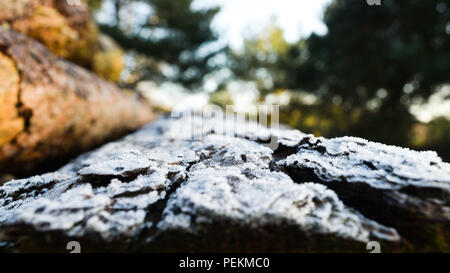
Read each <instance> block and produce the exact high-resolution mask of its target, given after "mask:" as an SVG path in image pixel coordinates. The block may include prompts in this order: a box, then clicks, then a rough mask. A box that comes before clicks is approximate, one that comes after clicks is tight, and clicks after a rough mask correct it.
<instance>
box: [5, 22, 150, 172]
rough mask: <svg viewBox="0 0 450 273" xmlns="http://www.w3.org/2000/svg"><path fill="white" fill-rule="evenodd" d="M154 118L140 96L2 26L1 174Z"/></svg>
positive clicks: (85, 146)
mask: <svg viewBox="0 0 450 273" xmlns="http://www.w3.org/2000/svg"><path fill="white" fill-rule="evenodd" d="M151 118H152V114H151V109H150V107H149V105H148V104H147V103H145V102H144V101H143V100H142V99H140V98H138V95H136V94H131V93H126V92H124V91H122V90H120V89H119V88H118V87H117V86H115V85H114V84H112V83H109V82H106V81H104V80H102V79H100V78H98V77H97V76H95V75H94V74H92V73H90V72H88V71H86V70H85V69H83V68H81V67H79V66H77V65H74V64H72V63H70V62H68V61H65V60H63V59H61V58H59V57H57V56H55V55H53V54H52V53H51V52H50V51H49V50H48V49H47V48H46V47H44V46H43V45H41V44H40V43H38V42H36V41H34V40H32V39H30V38H28V37H26V36H24V35H22V34H20V33H17V32H15V31H12V30H7V29H4V28H0V173H2V172H6V171H8V172H16V173H21V174H24V173H27V172H30V171H33V170H34V169H35V168H36V167H37V166H39V165H40V164H41V163H44V164H48V162H51V160H52V159H57V158H61V157H65V156H70V155H73V154H75V153H79V152H81V151H83V150H87V149H89V148H92V147H93V146H95V145H98V144H100V143H102V142H104V141H105V140H107V139H111V138H112V137H117V136H120V135H123V134H124V133H126V132H129V131H131V130H134V129H136V128H138V127H140V126H141V125H143V124H144V123H146V122H148V121H150V120H151Z"/></svg>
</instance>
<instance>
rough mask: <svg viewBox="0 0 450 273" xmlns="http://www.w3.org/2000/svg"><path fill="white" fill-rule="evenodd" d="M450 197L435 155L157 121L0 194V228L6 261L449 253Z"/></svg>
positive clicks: (201, 121) (206, 122)
mask: <svg viewBox="0 0 450 273" xmlns="http://www.w3.org/2000/svg"><path fill="white" fill-rule="evenodd" d="M223 128H226V130H223ZM220 132H227V134H223V133H220ZM269 136H271V137H272V139H276V140H277V143H278V145H277V147H276V149H275V150H272V149H269V148H268V147H266V146H265V145H264V144H263V143H266V140H267V138H268V137H269ZM252 139H253V140H252ZM272 148H275V147H273V146H272ZM449 196H450V164H448V163H445V162H442V160H441V159H440V158H439V157H438V156H437V154H436V153H434V152H415V151H410V150H408V149H403V148H398V147H394V146H387V145H382V144H378V143H373V142H369V141H366V140H363V139H359V138H348V137H344V138H336V139H325V138H314V137H313V136H312V135H305V134H302V133H301V132H299V131H297V130H288V129H281V130H268V129H267V128H264V127H261V126H258V125H255V124H250V125H249V126H244V125H242V124H241V121H236V120H234V119H233V120H232V121H230V120H229V119H228V121H227V122H224V120H223V119H219V118H201V117H198V116H197V117H195V118H194V119H190V117H181V118H179V119H172V118H163V119H161V120H159V121H157V122H155V123H153V124H150V125H148V126H146V127H144V128H143V129H141V130H140V131H138V132H136V133H134V134H132V135H129V136H127V137H125V138H124V139H122V140H120V141H116V142H112V143H109V144H106V145H104V146H103V147H101V148H99V149H97V150H95V151H92V152H90V153H87V154H85V155H82V156H80V157H79V158H77V159H75V160H74V161H72V162H71V163H70V164H68V165H66V166H65V167H63V168H61V169H60V170H59V171H57V172H55V173H48V174H44V175H41V176H36V177H32V178H28V179H22V180H15V181H11V182H8V183H6V184H5V185H4V186H3V187H0V198H1V199H0V230H2V231H3V235H2V237H1V238H2V239H3V240H4V243H3V246H4V247H3V250H4V251H31V252H33V251H44V252H45V251H61V252H64V251H66V250H65V246H66V244H67V242H69V241H72V240H76V241H79V242H80V243H81V251H82V252H90V251H119V252H121V251H156V252H160V251H163V252H173V251H175V252H180V251H200V252H205V251H213V252H215V251H226V252H229V251H237V252H243V251H253V252H261V251H270V252H320V251H324V252H334V251H337V252H352V251H356V252H366V251H367V250H366V243H367V242H368V241H371V240H375V241H378V242H380V244H381V251H382V252H391V251H447V252H448V251H450V248H449V241H448V240H449V238H450V236H449V235H450V234H449V222H450V215H449V211H450V208H449V200H450V198H449Z"/></svg>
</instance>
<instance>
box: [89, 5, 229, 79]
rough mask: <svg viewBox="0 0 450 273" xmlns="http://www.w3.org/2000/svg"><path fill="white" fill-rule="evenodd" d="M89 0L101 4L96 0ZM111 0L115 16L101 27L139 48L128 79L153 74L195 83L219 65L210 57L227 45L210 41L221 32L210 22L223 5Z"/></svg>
mask: <svg viewBox="0 0 450 273" xmlns="http://www.w3.org/2000/svg"><path fill="white" fill-rule="evenodd" d="M90 1H91V4H92V5H93V7H98V5H99V3H98V2H99V1H98V0H90ZM106 1H108V0H103V2H106ZM109 1H110V2H112V4H113V6H114V20H111V21H110V22H108V23H101V22H100V23H101V24H100V28H101V30H102V31H103V32H104V33H106V34H108V35H109V36H111V37H112V38H113V39H114V40H116V41H117V42H118V43H119V44H120V45H121V46H122V47H123V48H124V49H127V50H130V52H131V53H134V54H136V55H135V56H136V57H137V58H135V62H136V64H135V66H134V68H135V69H134V71H133V77H132V78H131V80H130V82H129V84H130V85H133V84H134V83H136V82H138V81H140V80H142V79H151V80H153V81H155V82H163V81H170V82H173V83H179V84H181V85H183V86H185V87H188V88H194V87H198V86H199V85H201V83H202V81H203V77H204V76H205V75H206V74H208V73H210V72H211V71H213V70H214V69H215V65H214V62H212V61H211V59H212V58H213V57H214V56H216V55H217V54H218V53H219V52H221V51H223V50H224V48H217V47H216V48H215V47H214V46H209V45H211V43H213V42H215V41H216V40H217V38H218V37H217V35H216V33H215V32H214V31H213V30H212V29H211V27H210V24H211V21H212V19H213V18H214V16H215V15H216V14H217V12H218V11H219V8H210V9H202V10H194V9H192V7H191V4H192V2H193V0H176V1H167V0H109ZM146 9H148V10H149V11H150V12H148V13H147V14H145V15H143V16H144V18H137V17H139V16H138V14H140V16H142V13H139V12H137V11H138V10H141V11H142V10H146ZM142 57H144V58H142Z"/></svg>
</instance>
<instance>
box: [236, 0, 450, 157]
mask: <svg viewBox="0 0 450 273" xmlns="http://www.w3.org/2000/svg"><path fill="white" fill-rule="evenodd" d="M324 23H325V24H326V26H327V28H328V32H327V33H326V34H325V35H323V36H319V35H316V34H312V35H311V36H310V37H309V38H308V39H305V40H300V41H299V42H297V43H292V44H289V43H287V42H286V41H284V39H283V37H282V32H281V30H280V29H279V28H277V27H276V26H274V24H273V23H272V24H271V25H270V26H269V28H268V29H267V30H266V31H264V33H263V34H262V35H260V36H256V37H251V38H250V39H247V40H246V41H245V46H244V51H243V52H237V53H234V54H233V57H234V60H235V62H234V66H233V68H232V69H233V71H234V72H235V73H236V75H237V76H238V77H242V78H244V79H247V80H251V81H254V82H256V83H257V85H258V87H259V89H260V90H262V91H263V92H262V93H263V95H265V94H268V93H271V92H275V93H276V92H280V90H293V91H300V90H303V91H307V92H309V93H312V94H314V95H315V97H316V101H315V102H314V103H309V104H305V103H303V102H302V99H301V96H299V95H296V94H294V95H293V98H291V102H290V103H289V104H288V105H286V106H285V107H284V108H283V109H282V110H283V113H282V115H281V118H282V121H284V122H286V123H288V124H290V125H292V126H294V127H297V128H299V129H300V130H303V131H305V132H315V133H316V134H319V135H325V136H329V137H332V136H340V135H354V136H361V137H365V138H367V139H370V140H374V141H380V142H383V143H387V144H397V145H401V146H407V145H409V146H412V147H415V148H417V147H423V148H431V147H434V149H437V150H439V151H440V154H441V155H442V156H443V157H446V158H447V159H448V158H450V151H449V149H448V144H447V145H446V146H445V142H448V141H450V140H449V138H450V134H449V132H448V126H449V125H448V122H449V121H448V119H445V118H444V119H441V120H440V121H439V122H435V123H432V124H430V126H428V127H427V129H426V130H425V131H427V132H428V131H430V130H432V131H433V132H436V133H431V132H428V133H426V134H425V133H422V135H423V136H422V138H424V137H425V138H428V140H427V143H424V142H423V141H417V137H416V138H414V137H413V133H414V132H417V126H415V125H416V124H417V121H416V120H415V118H414V117H413V116H412V114H411V113H410V111H409V107H410V105H411V104H412V103H413V102H424V101H426V100H427V98H428V97H429V96H430V95H432V94H433V93H435V92H436V91H437V90H438V89H439V87H440V86H442V85H444V84H448V83H449V82H450V75H449V72H450V71H449V66H450V3H449V2H448V1H443V0H412V1H408V2H406V1H393V0H385V1H382V5H381V6H368V5H367V4H366V2H365V1H359V0H335V1H333V2H332V3H331V4H330V5H329V6H328V8H327V9H326V11H325V14H324ZM446 122H447V123H446ZM438 124H439V125H438ZM444 127H445V128H447V129H443V128H444ZM431 128H432V129H431ZM419 131H420V130H419ZM422 132H424V130H422ZM437 132H440V133H437ZM425 135H426V136H425ZM431 135H434V137H431ZM438 135H439V136H438ZM414 139H415V140H414ZM438 139H440V140H438ZM419 142H421V144H420V145H417V144H418V143H419ZM437 142H440V143H441V144H442V145H432V144H431V143H437ZM437 146H439V147H437ZM444 146H445V147H444Z"/></svg>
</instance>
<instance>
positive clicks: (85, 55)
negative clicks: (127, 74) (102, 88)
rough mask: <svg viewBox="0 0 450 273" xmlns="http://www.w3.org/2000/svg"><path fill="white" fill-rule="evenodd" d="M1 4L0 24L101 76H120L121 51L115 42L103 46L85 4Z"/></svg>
mask: <svg viewBox="0 0 450 273" xmlns="http://www.w3.org/2000/svg"><path fill="white" fill-rule="evenodd" d="M0 7H2V10H0V25H4V26H7V27H9V28H11V29H13V30H15V31H19V32H21V33H24V34H25V35H27V36H29V37H32V38H34V39H36V40H38V41H39V42H41V43H43V44H44V45H45V46H46V47H48V48H49V49H50V50H51V51H52V52H53V53H54V54H56V55H58V56H60V57H63V58H65V59H67V60H70V61H71V62H74V63H76V64H78V65H81V66H83V67H84V68H87V69H89V70H92V71H94V72H95V73H97V75H99V76H101V77H103V78H104V79H107V80H110V81H114V82H117V81H118V80H119V79H120V74H121V72H122V70H123V67H124V65H123V60H122V57H123V51H122V50H121V49H120V47H118V46H116V45H115V46H114V47H112V48H105V47H104V45H103V44H102V40H101V34H100V32H99V29H98V27H97V25H96V24H95V22H94V21H93V19H92V16H91V14H90V12H89V9H88V7H87V5H86V3H84V2H81V4H80V5H68V4H67V2H66V1H62V0H15V1H11V0H0ZM97 62H99V63H97ZM106 67H107V69H106Z"/></svg>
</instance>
